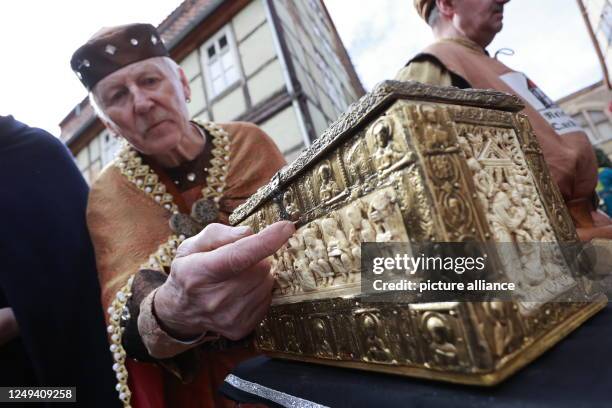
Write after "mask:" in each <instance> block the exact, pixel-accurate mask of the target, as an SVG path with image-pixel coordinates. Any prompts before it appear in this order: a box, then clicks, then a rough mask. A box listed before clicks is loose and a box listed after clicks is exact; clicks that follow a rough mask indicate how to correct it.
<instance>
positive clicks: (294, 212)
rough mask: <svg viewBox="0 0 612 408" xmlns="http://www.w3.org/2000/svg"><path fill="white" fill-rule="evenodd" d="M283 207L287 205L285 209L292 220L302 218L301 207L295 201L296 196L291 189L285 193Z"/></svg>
mask: <svg viewBox="0 0 612 408" xmlns="http://www.w3.org/2000/svg"><path fill="white" fill-rule="evenodd" d="M283 207H285V211H286V212H287V215H288V216H289V219H290V220H291V221H296V220H297V219H299V218H300V209H299V207H298V205H297V204H296V202H295V197H294V195H293V191H292V190H291V189H287V191H285V194H283Z"/></svg>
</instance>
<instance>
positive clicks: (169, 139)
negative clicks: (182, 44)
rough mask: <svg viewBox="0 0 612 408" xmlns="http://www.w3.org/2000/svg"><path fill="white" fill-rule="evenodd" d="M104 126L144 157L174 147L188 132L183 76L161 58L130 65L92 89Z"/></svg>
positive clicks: (185, 88) (186, 92) (187, 86)
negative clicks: (105, 116) (102, 116)
mask: <svg viewBox="0 0 612 408" xmlns="http://www.w3.org/2000/svg"><path fill="white" fill-rule="evenodd" d="M94 94H95V95H96V97H97V100H98V101H99V103H100V105H101V106H100V107H101V109H102V110H103V111H104V113H105V114H106V115H107V117H108V120H109V122H106V121H105V122H106V123H105V124H106V126H107V127H108V128H110V129H111V130H112V131H114V132H116V133H118V134H120V135H121V136H123V137H124V138H125V139H126V140H127V141H128V142H129V143H130V144H131V145H132V146H134V148H135V149H136V150H138V151H139V152H141V153H143V154H145V155H158V154H163V153H165V152H167V151H168V150H171V149H173V148H175V147H176V146H177V145H178V143H179V142H180V140H181V138H182V137H183V136H184V135H186V134H187V132H188V131H189V126H190V125H189V114H188V111H187V105H186V104H185V99H186V98H187V97H189V95H190V90H189V85H188V83H187V80H186V78H185V75H184V73H183V72H182V71H179V73H177V72H176V70H175V69H174V68H173V67H171V66H170V65H169V63H168V62H167V61H166V60H164V59H163V58H162V57H157V58H150V59H147V60H144V61H140V62H136V63H134V64H130V65H128V66H126V67H124V68H121V69H120V70H118V71H115V72H113V73H112V74H110V75H108V76H107V77H106V78H104V79H102V80H101V81H100V82H99V83H98V84H97V85H96V86H95V88H94Z"/></svg>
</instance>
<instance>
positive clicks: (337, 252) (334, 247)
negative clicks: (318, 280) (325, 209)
mask: <svg viewBox="0 0 612 408" xmlns="http://www.w3.org/2000/svg"><path fill="white" fill-rule="evenodd" d="M321 229H322V230H323V239H324V240H325V242H327V256H328V259H329V263H330V264H331V265H332V268H333V270H334V272H335V276H336V277H339V276H342V277H343V278H344V282H348V280H349V274H350V273H351V272H352V271H354V267H353V265H354V264H353V258H352V257H351V255H350V254H351V248H350V245H349V242H348V240H347V239H346V235H344V232H343V231H342V230H341V229H340V227H339V225H338V221H336V220H335V219H334V218H332V217H326V218H323V219H322V220H321Z"/></svg>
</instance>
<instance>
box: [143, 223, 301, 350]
mask: <svg viewBox="0 0 612 408" xmlns="http://www.w3.org/2000/svg"><path fill="white" fill-rule="evenodd" d="M294 232H295V227H294V226H293V224H292V223H290V222H287V221H281V222H277V223H275V224H273V225H270V226H269V227H267V228H266V229H264V230H263V231H261V232H259V233H257V234H253V233H252V232H251V230H250V228H248V227H229V226H226V225H222V224H210V225H208V226H207V227H206V228H204V230H202V232H200V233H199V234H198V235H196V236H194V237H192V238H189V239H187V240H185V241H184V242H183V243H182V244H181V245H180V246H179V248H178V249H177V254H176V258H175V259H174V261H173V262H172V267H171V272H170V276H169V277H168V279H167V281H166V282H165V283H164V284H163V285H162V286H161V287H160V288H159V289H158V291H157V293H156V295H155V301H154V309H155V314H156V315H157V318H158V320H159V321H160V323H161V325H162V327H163V328H164V329H165V330H166V331H168V332H169V334H171V335H173V336H174V337H176V338H179V339H180V338H182V339H187V338H193V337H196V336H198V335H200V334H202V333H203V332H205V331H212V332H215V333H217V334H220V335H222V336H224V337H226V338H228V339H230V340H238V339H241V338H243V337H244V336H246V335H247V334H249V333H250V332H251V331H252V330H253V329H254V328H255V326H256V325H257V324H258V323H259V322H260V321H261V320H262V319H263V317H264V316H265V314H266V312H267V311H268V308H269V306H270V301H271V298H272V285H273V283H274V278H273V277H272V274H271V272H270V265H269V263H268V262H267V261H266V258H267V257H268V256H270V255H272V254H273V253H274V252H276V251H277V250H278V249H279V248H280V247H281V246H282V245H283V244H285V242H287V240H288V239H289V238H290V237H291V235H293V233H294Z"/></svg>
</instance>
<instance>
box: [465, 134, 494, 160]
mask: <svg viewBox="0 0 612 408" xmlns="http://www.w3.org/2000/svg"><path fill="white" fill-rule="evenodd" d="M487 133H488V132H486V131H485V136H487ZM465 137H466V138H467V140H468V142H469V143H470V146H471V147H472V151H473V152H474V157H475V158H478V157H479V156H480V153H481V152H482V149H483V145H484V141H483V137H482V134H481V133H480V132H478V131H476V132H470V131H468V132H466V135H465ZM486 140H488V137H487V138H486Z"/></svg>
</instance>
